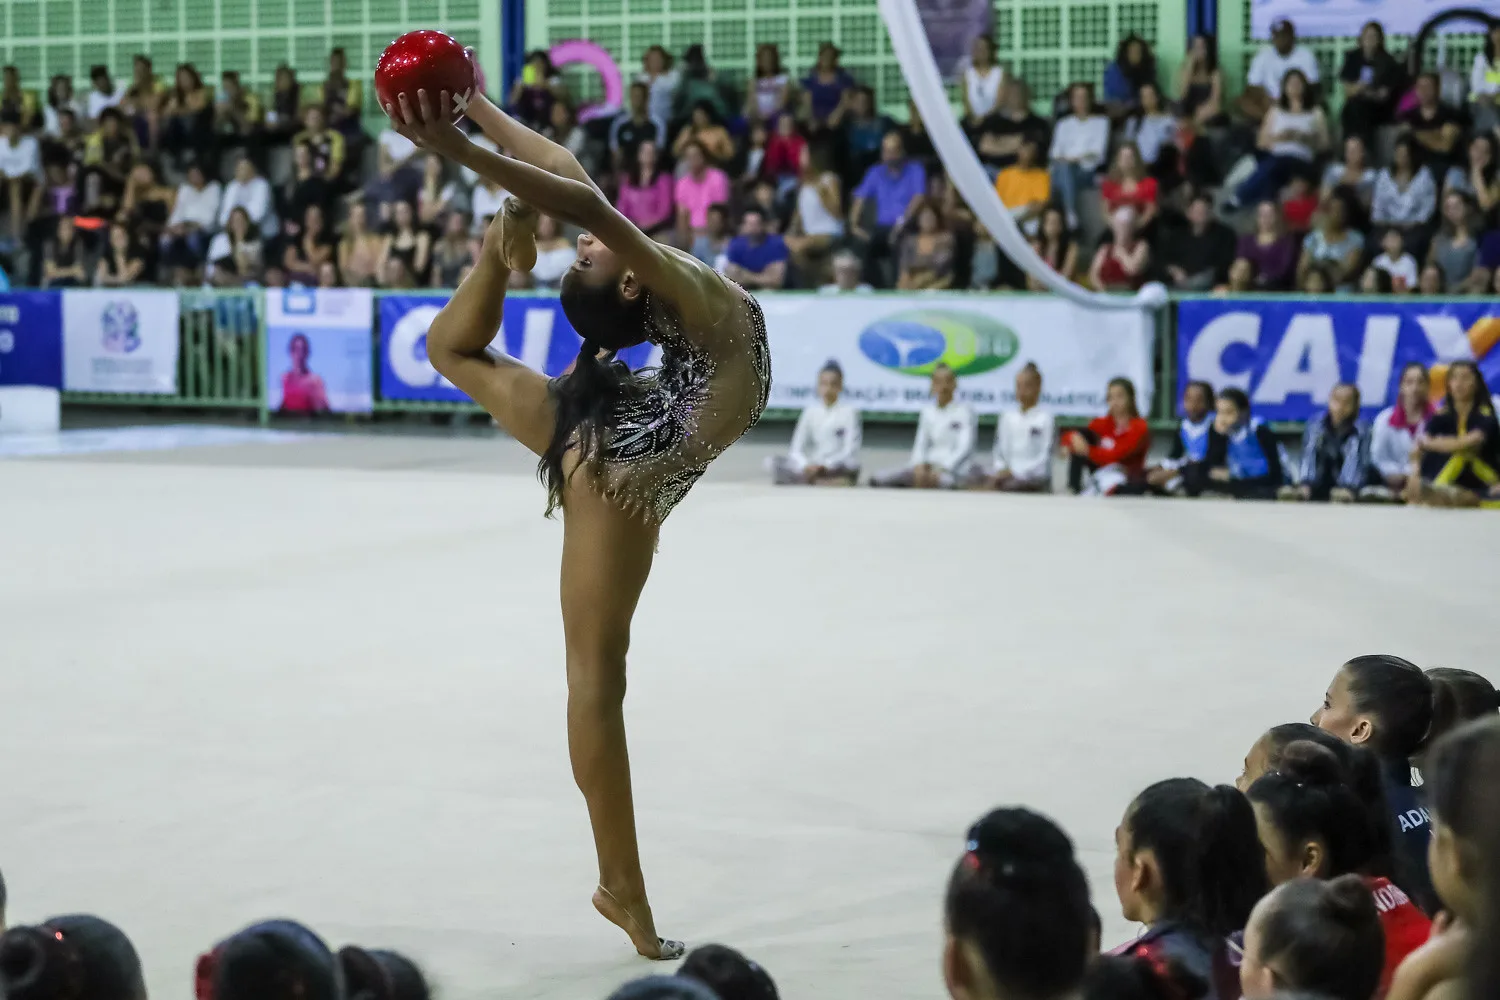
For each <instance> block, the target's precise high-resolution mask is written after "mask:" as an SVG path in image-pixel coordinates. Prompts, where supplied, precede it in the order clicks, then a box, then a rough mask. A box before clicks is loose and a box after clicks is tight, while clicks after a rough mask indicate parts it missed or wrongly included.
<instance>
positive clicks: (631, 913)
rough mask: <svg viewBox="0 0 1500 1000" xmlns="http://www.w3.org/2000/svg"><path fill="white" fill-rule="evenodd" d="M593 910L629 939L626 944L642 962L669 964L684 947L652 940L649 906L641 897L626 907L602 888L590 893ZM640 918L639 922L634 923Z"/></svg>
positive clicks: (656, 939)
mask: <svg viewBox="0 0 1500 1000" xmlns="http://www.w3.org/2000/svg"><path fill="white" fill-rule="evenodd" d="M594 909H596V910H598V911H599V914H600V915H601V916H602V917H604V919H605V920H608V921H609V922H610V923H612V924H614V925H615V926H616V927H618V928H620V930H622V931H624V932H625V933H626V934H629V935H630V943H631V944H633V945H635V950H636V951H637V952H639V953H640V955H641V956H642V957H643V958H649V959H652V960H655V961H671V960H672V959H676V958H681V957H682V953H683V952H684V951H686V950H687V946H686V945H684V944H683V943H682V942H681V941H669V940H667V939H666V938H659V937H657V936H656V925H655V923H654V922H653V921H652V919H651V904H650V903H648V902H646V899H645V897H644V896H642V897H641V898H640V900H638V901H632V903H631V905H630V906H626V905H625V904H624V903H623V902H621V901H620V900H619V899H617V898H615V895H614V893H612V892H610V891H609V890H608V889H606V888H604V886H602V885H601V886H599V888H597V889H595V890H594ZM636 914H640V917H641V919H637V917H636Z"/></svg>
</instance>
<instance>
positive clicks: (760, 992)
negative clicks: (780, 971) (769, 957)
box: [677, 944, 779, 1000]
mask: <svg viewBox="0 0 1500 1000" xmlns="http://www.w3.org/2000/svg"><path fill="white" fill-rule="evenodd" d="M677 975H678V976H686V977H687V978H689V979H695V980H697V981H698V982H700V983H703V984H704V985H705V986H707V987H709V988H710V989H712V990H713V991H714V993H715V994H717V995H718V997H719V1000H777V998H778V996H779V994H778V993H777V992H776V983H775V982H774V981H772V979H771V976H770V973H768V972H766V970H765V969H763V968H761V966H760V964H759V963H758V962H752V961H751V960H750V959H748V958H746V957H745V956H744V955H742V954H741V953H740V952H738V951H735V950H734V949H733V948H729V947H726V946H725V945H722V944H706V945H703V946H701V947H698V948H694V949H693V950H692V951H690V952H688V953H687V955H686V956H685V957H684V958H683V960H682V964H681V965H680V966H678V967H677Z"/></svg>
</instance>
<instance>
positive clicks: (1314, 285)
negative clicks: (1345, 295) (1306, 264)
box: [1297, 264, 1334, 295]
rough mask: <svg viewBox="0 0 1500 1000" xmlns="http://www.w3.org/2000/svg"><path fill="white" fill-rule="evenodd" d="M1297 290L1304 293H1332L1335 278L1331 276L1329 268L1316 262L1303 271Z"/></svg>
mask: <svg viewBox="0 0 1500 1000" xmlns="http://www.w3.org/2000/svg"><path fill="white" fill-rule="evenodd" d="M1297 291H1299V292H1301V293H1303V294H1304V295H1332V294H1333V292H1334V286H1333V279H1332V278H1331V277H1329V272H1328V270H1327V269H1326V268H1325V267H1323V266H1322V265H1321V264H1314V265H1313V266H1312V267H1310V268H1308V269H1307V270H1306V271H1303V272H1302V278H1301V280H1300V281H1299V282H1298V284H1297Z"/></svg>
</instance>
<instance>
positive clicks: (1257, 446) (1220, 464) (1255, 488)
mask: <svg viewBox="0 0 1500 1000" xmlns="http://www.w3.org/2000/svg"><path fill="white" fill-rule="evenodd" d="M1215 405H1216V412H1215V414H1214V423H1213V427H1211V428H1210V429H1209V432H1208V446H1207V449H1206V451H1205V452H1204V456H1203V460H1202V461H1199V462H1189V463H1188V464H1187V465H1185V466H1184V467H1183V470H1182V482H1183V489H1184V490H1185V491H1186V492H1187V495H1188V496H1192V497H1196V496H1201V495H1202V494H1204V493H1218V494H1223V495H1226V496H1232V497H1236V498H1238V499H1241V500H1272V499H1275V497H1276V491H1277V490H1278V489H1280V488H1281V485H1282V483H1283V482H1284V481H1285V473H1284V472H1283V471H1282V470H1283V463H1282V455H1281V445H1280V444H1279V443H1277V441H1276V437H1275V435H1273V434H1272V433H1271V429H1270V428H1269V427H1267V426H1266V425H1265V424H1264V423H1262V422H1261V421H1260V419H1259V418H1255V417H1251V416H1250V397H1248V396H1246V395H1245V393H1244V390H1242V389H1233V388H1231V389H1224V390H1221V391H1220V392H1219V398H1218V401H1217V403H1216V404H1215Z"/></svg>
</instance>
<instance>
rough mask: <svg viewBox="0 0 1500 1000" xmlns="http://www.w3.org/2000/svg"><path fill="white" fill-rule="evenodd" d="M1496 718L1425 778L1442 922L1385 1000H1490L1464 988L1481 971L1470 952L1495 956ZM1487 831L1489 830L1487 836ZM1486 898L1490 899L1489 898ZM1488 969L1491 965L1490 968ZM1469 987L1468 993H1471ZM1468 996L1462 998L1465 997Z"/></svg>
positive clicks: (1472, 727)
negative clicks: (1492, 932)
mask: <svg viewBox="0 0 1500 1000" xmlns="http://www.w3.org/2000/svg"><path fill="white" fill-rule="evenodd" d="M1497 762H1500V718H1495V717H1490V718H1486V719H1481V720H1479V721H1477V722H1471V723H1468V724H1467V725H1465V726H1461V727H1459V728H1458V729H1456V730H1454V731H1453V732H1452V733H1449V734H1448V735H1447V736H1445V737H1443V739H1442V740H1440V741H1439V742H1438V744H1437V746H1436V747H1434V748H1433V751H1432V754H1431V766H1430V767H1429V768H1428V769H1427V770H1426V771H1425V772H1424V774H1425V775H1426V779H1427V780H1426V784H1425V786H1424V790H1425V792H1426V793H1427V809H1428V812H1429V814H1430V815H1431V818H1432V829H1433V835H1432V877H1433V884H1434V886H1435V887H1436V889H1437V893H1438V895H1439V896H1440V897H1441V898H1442V905H1443V910H1444V912H1445V914H1446V915H1447V919H1446V920H1445V921H1444V925H1445V929H1444V931H1443V933H1441V934H1438V933H1434V934H1433V936H1432V937H1431V938H1430V939H1429V940H1428V941H1427V943H1426V944H1424V945H1423V946H1422V947H1421V948H1418V949H1417V950H1416V951H1414V952H1413V953H1412V954H1411V955H1410V956H1409V957H1408V958H1407V959H1406V961H1405V962H1402V963H1401V967H1400V968H1399V969H1397V970H1396V976H1395V979H1394V980H1392V982H1391V990H1390V993H1388V994H1387V996H1388V997H1389V1000H1421V998H1423V997H1428V998H1438V997H1461V996H1466V995H1467V996H1469V997H1473V998H1475V1000H1478V998H1480V997H1484V996H1487V995H1490V994H1489V992H1488V991H1487V990H1486V989H1485V988H1484V987H1485V986H1487V985H1488V984H1481V983H1479V982H1473V983H1470V982H1468V981H1467V980H1468V976H1469V974H1470V971H1471V970H1475V969H1478V970H1484V969H1485V964H1484V963H1483V962H1481V961H1478V960H1477V959H1478V958H1479V956H1478V955H1477V954H1476V955H1471V954H1470V952H1471V949H1472V950H1474V951H1476V952H1477V951H1479V950H1481V949H1483V950H1487V951H1490V952H1493V950H1494V941H1493V938H1490V937H1486V936H1485V932H1486V931H1487V930H1490V929H1492V927H1493V924H1492V922H1493V920H1494V919H1495V918H1494V916H1493V915H1492V914H1490V913H1486V910H1487V909H1489V908H1492V907H1493V906H1495V904H1496V903H1497V902H1500V901H1497V900H1496V899H1495V898H1494V896H1493V894H1492V893H1493V889H1492V888H1491V887H1492V886H1493V885H1494V883H1495V880H1496V879H1497V878H1500V876H1497V875H1496V874H1495V870H1494V869H1495V866H1496V865H1497V864H1500V858H1496V857H1495V854H1494V851H1495V848H1496V843H1495V842H1496V838H1497V833H1496V829H1495V828H1496V817H1495V808H1494V789H1495V785H1496V782H1497V781H1500V770H1497ZM1487 827H1488V828H1487ZM1487 890H1488V891H1490V892H1491V896H1490V898H1489V899H1486V898H1485V893H1486V891H1487ZM1490 964H1493V963H1490ZM1470 986H1472V987H1473V989H1472V990H1469V989H1468V988H1469V987H1470ZM1466 991H1467V992H1466Z"/></svg>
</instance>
